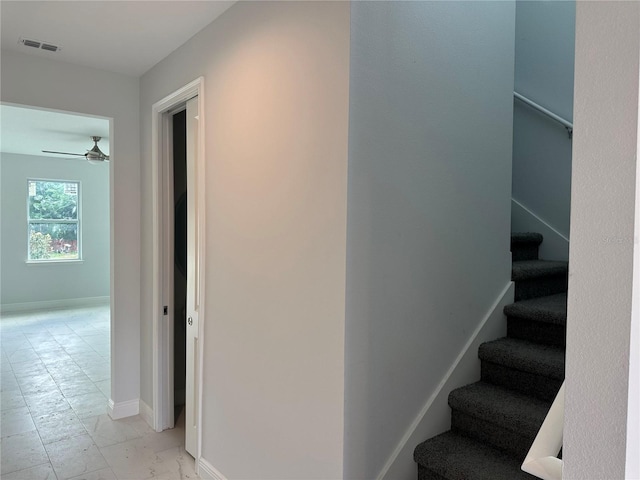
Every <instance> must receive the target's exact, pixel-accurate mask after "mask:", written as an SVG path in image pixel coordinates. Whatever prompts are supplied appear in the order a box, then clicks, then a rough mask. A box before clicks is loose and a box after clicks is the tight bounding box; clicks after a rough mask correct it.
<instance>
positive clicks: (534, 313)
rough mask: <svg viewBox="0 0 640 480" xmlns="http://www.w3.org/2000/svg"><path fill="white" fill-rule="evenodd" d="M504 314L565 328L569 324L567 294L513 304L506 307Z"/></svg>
mask: <svg viewBox="0 0 640 480" xmlns="http://www.w3.org/2000/svg"><path fill="white" fill-rule="evenodd" d="M504 314H505V315H506V316H508V317H515V318H520V319H523V320H531V321H536V322H544V323H553V324H555V325H562V326H565V325H566V324H567V294H566V293H558V294H556V295H547V296H545V297H538V298H532V299H529V300H522V301H520V302H516V303H512V304H510V305H507V306H506V307H504Z"/></svg>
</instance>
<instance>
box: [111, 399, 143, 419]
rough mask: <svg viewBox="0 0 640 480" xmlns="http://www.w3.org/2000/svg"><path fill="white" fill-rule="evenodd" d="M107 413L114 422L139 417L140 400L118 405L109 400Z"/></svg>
mask: <svg viewBox="0 0 640 480" xmlns="http://www.w3.org/2000/svg"><path fill="white" fill-rule="evenodd" d="M107 413H108V414H109V416H110V417H111V418H112V419H113V420H120V419H121V418H126V417H133V416H134V415H138V413H140V399H138V398H136V399H134V400H127V401H126V402H118V403H115V402H114V401H113V400H111V399H109V405H108V406H107Z"/></svg>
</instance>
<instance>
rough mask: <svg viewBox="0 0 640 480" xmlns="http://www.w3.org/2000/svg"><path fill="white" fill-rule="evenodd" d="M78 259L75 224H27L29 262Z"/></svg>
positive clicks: (76, 228) (76, 226) (76, 227)
mask: <svg viewBox="0 0 640 480" xmlns="http://www.w3.org/2000/svg"><path fill="white" fill-rule="evenodd" d="M78 258H79V256H78V224H77V223H31V224H29V260H71V259H78Z"/></svg>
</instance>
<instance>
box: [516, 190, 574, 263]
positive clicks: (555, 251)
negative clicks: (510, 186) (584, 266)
mask: <svg viewBox="0 0 640 480" xmlns="http://www.w3.org/2000/svg"><path fill="white" fill-rule="evenodd" d="M511 231H512V232H539V233H541V234H542V236H543V237H544V242H542V245H540V257H541V258H544V259H545V260H563V261H568V260H569V238H568V237H567V236H566V235H565V234H563V233H561V232H559V231H558V230H556V229H555V228H554V227H553V226H551V225H549V224H548V223H547V222H546V221H545V220H544V219H542V218H540V217H539V216H538V215H536V214H535V213H534V212H532V211H531V210H529V209H528V208H527V207H525V206H524V205H523V204H522V203H520V202H519V201H518V200H516V199H515V198H512V199H511Z"/></svg>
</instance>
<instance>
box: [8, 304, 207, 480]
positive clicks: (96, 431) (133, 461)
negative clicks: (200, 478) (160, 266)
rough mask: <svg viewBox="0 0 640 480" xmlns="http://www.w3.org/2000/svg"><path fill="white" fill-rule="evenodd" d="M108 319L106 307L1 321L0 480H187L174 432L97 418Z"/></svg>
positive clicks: (190, 474)
mask: <svg viewBox="0 0 640 480" xmlns="http://www.w3.org/2000/svg"><path fill="white" fill-rule="evenodd" d="M109 316H110V315H109V306H108V305H105V306H99V307H84V308H76V309H69V310H56V311H39V312H28V313H25V312H19V313H10V314H3V315H2V317H1V319H0V335H1V336H0V342H1V346H2V352H1V362H0V365H1V367H2V369H1V373H0V384H1V398H0V405H1V410H2V413H1V419H0V432H1V435H2V439H1V440H0V448H1V450H2V457H1V466H0V471H1V474H2V480H18V479H24V480H27V479H28V480H44V479H47V480H65V479H76V480H79V479H84V480H102V479H104V480H114V479H117V480H123V479H131V480H134V479H135V480H142V479H151V478H153V479H164V480H177V479H191V478H197V477H196V475H195V472H194V461H193V458H191V457H190V456H189V455H188V454H187V453H186V452H185V451H184V427H183V426H178V427H177V428H175V429H173V430H167V431H164V432H162V433H156V432H154V431H153V430H152V429H151V428H150V427H149V426H148V425H147V423H146V422H145V421H144V420H143V419H142V418H141V417H140V416H135V417H130V418H126V419H122V420H118V421H113V420H111V419H110V418H109V416H108V415H107V414H106V410H107V402H108V397H109V389H110V366H109V360H110V343H109V337H110V335H109V328H110V326H109V323H110V319H109ZM180 420H181V419H179V420H178V423H179V422H180ZM182 422H184V421H183V420H182Z"/></svg>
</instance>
